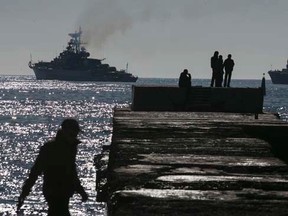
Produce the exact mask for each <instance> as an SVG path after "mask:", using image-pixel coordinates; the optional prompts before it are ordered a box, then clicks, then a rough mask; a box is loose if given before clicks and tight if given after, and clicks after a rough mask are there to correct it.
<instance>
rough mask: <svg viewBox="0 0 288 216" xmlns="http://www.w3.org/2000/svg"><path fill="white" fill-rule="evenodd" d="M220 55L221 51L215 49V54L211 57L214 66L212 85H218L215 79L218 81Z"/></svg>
mask: <svg viewBox="0 0 288 216" xmlns="http://www.w3.org/2000/svg"><path fill="white" fill-rule="evenodd" d="M218 55H219V52H218V51H215V52H214V55H213V56H212V57H211V59H210V65H211V68H212V79H211V84H210V86H211V87H213V86H214V84H215V85H216V83H215V81H216V77H217V71H218V70H217V69H218Z"/></svg>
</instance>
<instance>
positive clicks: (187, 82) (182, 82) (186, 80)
mask: <svg viewBox="0 0 288 216" xmlns="http://www.w3.org/2000/svg"><path fill="white" fill-rule="evenodd" d="M178 85H179V87H181V88H182V87H183V88H190V87H191V74H190V73H188V70H187V69H184V70H183V72H182V73H181V74H180V77H179V82H178Z"/></svg>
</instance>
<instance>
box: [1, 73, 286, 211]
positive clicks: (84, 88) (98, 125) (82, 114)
mask: <svg viewBox="0 0 288 216" xmlns="http://www.w3.org/2000/svg"><path fill="white" fill-rule="evenodd" d="M209 82H210V80H200V79H199V80H193V81H192V84H193V85H202V86H209ZM136 84H149V85H153V84H155V85H159V84H160V85H177V79H139V80H138V81H137V83H136ZM232 85H233V86H234V87H259V86H260V85H261V80H233V81H232ZM266 92H267V96H265V101H264V111H269V112H279V113H280V114H281V117H282V118H283V120H286V119H288V112H287V102H288V99H287V98H288V97H287V96H288V85H287V86H285V85H273V84H272V83H271V81H267V82H266ZM130 103H131V83H93V82H63V81H37V80H35V79H34V77H33V76H1V77H0V148H1V155H0V215H16V213H15V207H16V201H17V198H18V196H19V193H20V190H21V186H22V184H23V182H24V180H25V179H26V178H27V176H28V173H29V169H30V168H31V166H32V164H33V161H34V160H35V158H36V156H37V153H38V150H39V147H40V146H41V145H43V143H44V142H45V141H47V140H48V139H50V138H52V137H53V136H54V135H55V133H56V131H57V129H58V127H59V124H60V123H61V121H62V120H63V118H65V117H76V118H77V119H78V120H79V122H80V124H81V126H82V128H83V130H84V133H83V134H81V135H80V137H79V138H80V140H81V141H82V144H80V145H79V151H78V155H77V165H78V168H79V169H78V171H79V176H80V179H81V181H82V183H83V185H84V187H85V189H86V191H87V192H88V194H89V197H90V198H89V201H88V202H86V203H82V202H81V200H80V197H79V196H78V195H75V196H74V197H73V198H72V199H71V202H70V211H71V214H72V215H104V211H105V206H104V204H103V203H97V202H96V201H95V200H96V191H95V168H94V165H93V156H94V155H95V154H97V153H99V152H100V151H101V147H102V145H103V144H109V142H110V141H111V136H112V129H113V128H112V116H113V108H114V107H116V106H117V107H127V106H129V104H130ZM41 183H42V179H41V178H39V179H38V181H37V182H36V184H35V186H34V187H33V189H32V191H31V193H30V195H29V196H28V197H27V199H26V201H25V204H24V206H23V208H22V209H23V211H22V213H23V214H24V215H46V214H47V211H46V209H47V205H46V203H45V201H44V197H43V195H42V191H41V187H42V185H41Z"/></svg>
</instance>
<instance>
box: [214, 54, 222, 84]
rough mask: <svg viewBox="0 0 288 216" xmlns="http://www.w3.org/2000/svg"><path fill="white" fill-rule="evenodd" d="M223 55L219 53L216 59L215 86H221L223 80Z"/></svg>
mask: <svg viewBox="0 0 288 216" xmlns="http://www.w3.org/2000/svg"><path fill="white" fill-rule="evenodd" d="M223 67H224V65H223V57H222V55H219V57H218V61H217V72H216V73H217V74H216V81H215V84H216V85H215V86H216V87H222V82H223V74H224V71H223Z"/></svg>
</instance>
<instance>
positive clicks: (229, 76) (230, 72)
mask: <svg viewBox="0 0 288 216" xmlns="http://www.w3.org/2000/svg"><path fill="white" fill-rule="evenodd" d="M231 74H232V71H229V74H228V84H227V87H230V81H231Z"/></svg>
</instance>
